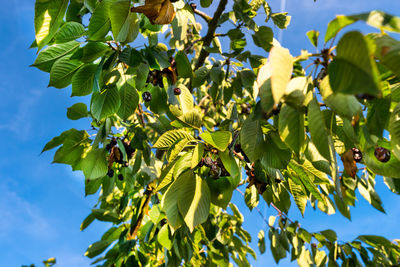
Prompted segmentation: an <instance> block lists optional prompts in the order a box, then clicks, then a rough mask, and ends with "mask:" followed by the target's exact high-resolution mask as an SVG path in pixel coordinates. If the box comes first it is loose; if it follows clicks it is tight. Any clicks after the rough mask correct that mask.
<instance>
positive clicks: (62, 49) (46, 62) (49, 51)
mask: <svg viewBox="0 0 400 267" xmlns="http://www.w3.org/2000/svg"><path fill="white" fill-rule="evenodd" d="M78 47H79V42H77V41H71V42H67V43H63V44H54V45H52V46H49V47H47V48H46V49H44V50H43V51H42V52H40V54H39V55H38V57H37V58H36V60H35V62H34V63H33V64H32V66H34V67H37V68H38V69H40V70H42V71H46V72H50V70H51V67H52V66H53V64H54V62H55V61H56V60H57V59H59V58H61V57H63V56H65V55H68V54H70V53H72V52H74V51H75V50H76V49H77V48H78Z"/></svg>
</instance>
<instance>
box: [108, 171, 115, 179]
mask: <svg viewBox="0 0 400 267" xmlns="http://www.w3.org/2000/svg"><path fill="white" fill-rule="evenodd" d="M107 175H108V177H110V178H112V177H113V176H114V170H109V171H108V172H107Z"/></svg>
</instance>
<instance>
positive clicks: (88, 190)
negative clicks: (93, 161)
mask: <svg viewBox="0 0 400 267" xmlns="http://www.w3.org/2000/svg"><path fill="white" fill-rule="evenodd" d="M102 183H103V179H102V178H97V179H93V180H86V182H85V196H89V195H93V194H95V193H97V191H99V188H100V186H101V184H102Z"/></svg>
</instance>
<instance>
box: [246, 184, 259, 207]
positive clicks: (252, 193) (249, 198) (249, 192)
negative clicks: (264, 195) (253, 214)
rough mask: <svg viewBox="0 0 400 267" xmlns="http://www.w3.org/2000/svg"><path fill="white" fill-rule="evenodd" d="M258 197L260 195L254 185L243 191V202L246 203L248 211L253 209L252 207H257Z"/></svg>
mask: <svg viewBox="0 0 400 267" xmlns="http://www.w3.org/2000/svg"><path fill="white" fill-rule="evenodd" d="M259 198H260V196H259V195H258V191H257V188H256V186H255V185H252V186H250V187H248V188H246V191H245V193H244V202H245V203H246V206H247V207H248V208H249V209H250V211H251V210H253V208H255V207H257V205H258V202H259Z"/></svg>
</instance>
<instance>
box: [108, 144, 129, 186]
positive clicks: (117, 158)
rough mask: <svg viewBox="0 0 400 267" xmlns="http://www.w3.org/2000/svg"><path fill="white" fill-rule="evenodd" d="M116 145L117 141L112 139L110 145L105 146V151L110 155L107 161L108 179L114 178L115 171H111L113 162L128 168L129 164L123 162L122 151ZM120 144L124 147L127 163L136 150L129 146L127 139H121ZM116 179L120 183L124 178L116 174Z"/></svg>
mask: <svg viewBox="0 0 400 267" xmlns="http://www.w3.org/2000/svg"><path fill="white" fill-rule="evenodd" d="M117 144H118V142H117V139H115V138H112V139H111V141H110V143H109V144H107V145H106V149H107V151H108V152H109V153H110V156H109V159H108V172H107V175H108V176H109V177H114V173H115V171H114V169H112V167H113V163H114V162H116V163H119V164H121V165H122V166H123V167H128V166H129V163H128V162H127V161H124V159H123V154H122V151H121V149H120V148H119V147H118V146H117ZM122 144H123V146H124V149H125V152H126V155H127V158H128V161H129V160H130V159H131V158H132V157H133V155H134V153H135V151H136V150H135V149H134V148H133V147H132V146H131V145H130V141H128V140H127V138H125V137H124V138H123V139H122ZM118 179H119V180H121V181H122V180H123V179H124V176H123V175H122V174H121V173H120V174H118Z"/></svg>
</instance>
